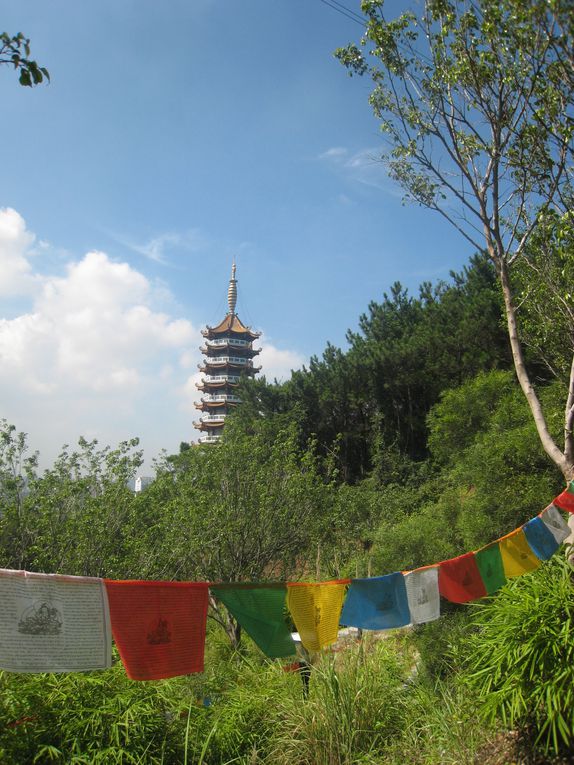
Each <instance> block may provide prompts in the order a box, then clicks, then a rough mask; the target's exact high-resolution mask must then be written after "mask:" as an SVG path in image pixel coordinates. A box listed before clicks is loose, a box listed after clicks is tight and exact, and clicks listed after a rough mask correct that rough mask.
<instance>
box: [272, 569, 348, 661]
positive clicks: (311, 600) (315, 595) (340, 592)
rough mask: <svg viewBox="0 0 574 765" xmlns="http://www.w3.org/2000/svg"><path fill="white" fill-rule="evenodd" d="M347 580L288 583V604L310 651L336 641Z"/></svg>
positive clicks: (302, 638) (304, 643)
mask: <svg viewBox="0 0 574 765" xmlns="http://www.w3.org/2000/svg"><path fill="white" fill-rule="evenodd" d="M347 583H348V582H347V580H345V581H344V582H342V581H338V582H320V583H319V584H298V583H289V584H288V585H287V606H288V607H289V611H290V612H291V616H292V617H293V621H294V622H295V626H296V627H297V631H298V632H299V635H300V637H301V642H302V643H303V645H304V647H305V648H306V649H307V650H308V651H320V650H321V648H324V647H325V646H327V645H331V643H334V642H335V641H336V640H337V636H338V634H339V616H340V615H341V608H342V607H343V598H344V597H345V589H346V585H347Z"/></svg>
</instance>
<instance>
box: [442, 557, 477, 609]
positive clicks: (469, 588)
mask: <svg viewBox="0 0 574 765" xmlns="http://www.w3.org/2000/svg"><path fill="white" fill-rule="evenodd" d="M438 588H439V592H440V594H441V595H442V596H443V598H446V599H447V600H451V601H452V602H453V603H467V602H468V601H469V600H477V599H478V598H483V597H484V596H485V595H486V594H487V593H486V587H485V586H484V582H483V581H482V577H481V576H480V571H479V569H478V566H477V565H476V559H475V557H474V553H473V552H469V553H465V554H464V555H459V556H458V558H451V560H445V561H442V563H439V564H438Z"/></svg>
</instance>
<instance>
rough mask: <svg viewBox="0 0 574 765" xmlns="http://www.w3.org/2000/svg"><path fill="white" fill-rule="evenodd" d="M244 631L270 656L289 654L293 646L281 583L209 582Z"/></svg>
mask: <svg viewBox="0 0 574 765" xmlns="http://www.w3.org/2000/svg"><path fill="white" fill-rule="evenodd" d="M211 592H212V594H213V595H214V596H215V597H216V598H217V599H218V600H220V601H221V602H222V603H224V604H225V606H226V608H227V609H228V611H229V613H230V614H231V615H232V616H234V617H235V619H237V621H238V623H239V624H240V625H241V626H242V627H243V629H244V630H245V632H247V634H248V635H249V636H250V637H251V638H252V639H253V640H254V641H255V643H257V645H258V646H259V648H260V649H261V650H262V651H263V653H264V654H266V655H267V656H269V657H270V658H271V659H276V658H281V657H284V656H292V655H293V654H294V653H296V646H295V642H294V640H293V638H292V637H291V630H290V629H289V627H288V625H287V618H286V617H287V603H286V598H287V587H286V585H285V584H227V585H220V584H218V585H211Z"/></svg>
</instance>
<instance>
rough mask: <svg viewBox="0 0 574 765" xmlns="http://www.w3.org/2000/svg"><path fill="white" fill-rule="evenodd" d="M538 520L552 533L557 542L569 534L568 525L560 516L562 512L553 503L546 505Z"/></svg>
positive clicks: (560, 541)
mask: <svg viewBox="0 0 574 765" xmlns="http://www.w3.org/2000/svg"><path fill="white" fill-rule="evenodd" d="M540 520H541V521H542V523H543V524H544V525H545V526H546V528H547V529H548V531H550V533H551V534H552V536H553V537H554V539H555V540H556V541H557V542H558V544H559V545H560V544H562V542H564V540H565V539H566V538H567V537H569V536H570V527H569V526H568V524H567V523H566V521H565V520H564V518H563V517H562V513H561V512H560V510H558V508H557V507H556V506H555V505H548V507H547V508H546V510H543V511H542V512H541V513H540Z"/></svg>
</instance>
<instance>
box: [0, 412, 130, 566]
mask: <svg viewBox="0 0 574 765" xmlns="http://www.w3.org/2000/svg"><path fill="white" fill-rule="evenodd" d="M137 445H138V440H137V439H132V440H131V441H125V442H122V443H121V444H119V446H118V447H117V448H116V449H110V447H105V448H103V449H98V448H97V441H91V442H88V441H86V440H85V439H83V438H80V440H79V449H78V450H77V451H72V452H69V451H68V449H67V447H64V449H63V451H62V453H61V454H60V456H59V457H58V459H57V460H56V462H55V463H54V465H53V467H52V468H50V469H49V470H46V471H44V473H43V475H41V476H40V475H38V473H37V470H36V465H37V455H35V454H34V455H32V457H26V456H25V454H26V449H27V445H26V437H25V436H24V435H23V434H17V433H16V431H15V428H14V427H13V426H10V425H7V424H6V423H5V422H4V423H3V424H2V426H1V427H0V496H1V497H2V498H3V503H2V504H3V507H2V514H1V516H0V561H1V563H2V565H3V566H4V567H5V568H25V569H28V570H31V571H65V573H67V574H80V575H85V576H109V577H114V576H125V575H126V573H127V565H126V564H127V559H126V558H127V540H128V538H129V527H130V518H131V515H132V512H133V504H134V496H133V492H132V491H131V490H130V489H129V486H128V482H129V480H130V479H133V477H134V475H135V472H136V470H137V469H138V467H139V466H140V465H141V462H142V453H141V451H137V450H136V447H137Z"/></svg>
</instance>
